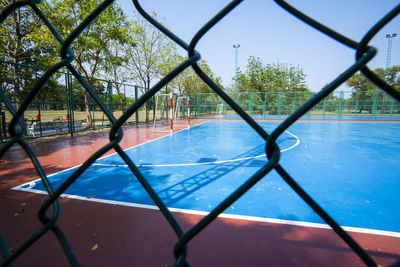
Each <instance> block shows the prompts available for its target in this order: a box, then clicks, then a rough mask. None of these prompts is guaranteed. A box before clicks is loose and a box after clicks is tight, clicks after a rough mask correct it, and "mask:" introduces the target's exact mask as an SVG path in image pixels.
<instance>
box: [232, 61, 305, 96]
mask: <svg viewBox="0 0 400 267" xmlns="http://www.w3.org/2000/svg"><path fill="white" fill-rule="evenodd" d="M305 77H306V75H305V74H304V72H303V70H302V69H300V68H299V67H295V66H292V65H288V64H283V63H276V64H263V62H262V60H261V59H260V58H258V57H253V56H252V57H250V58H249V59H248V62H247V66H246V71H245V72H240V71H239V73H238V75H237V78H236V82H237V84H238V91H239V92H278V91H279V92H306V91H308V89H307V88H306V82H305Z"/></svg>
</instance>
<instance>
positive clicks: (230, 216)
mask: <svg viewBox="0 0 400 267" xmlns="http://www.w3.org/2000/svg"><path fill="white" fill-rule="evenodd" d="M207 122H210V121H204V122H201V123H199V124H196V125H194V126H193V127H196V126H198V125H201V124H204V123H207ZM193 127H192V128H193ZM184 130H190V129H189V128H186V129H182V130H179V131H177V132H173V133H169V134H166V135H163V136H160V137H157V138H155V139H153V140H149V141H146V142H144V143H141V144H138V145H135V146H132V147H129V148H127V149H125V150H128V149H132V148H135V147H138V146H141V145H144V144H147V143H150V142H153V141H156V140H158V139H161V138H164V137H166V136H169V135H172V134H174V133H178V132H181V131H184ZM286 132H287V133H288V134H290V135H292V136H293V137H295V138H296V139H297V142H296V144H294V145H293V146H291V147H289V148H286V149H283V150H281V152H284V151H288V150H290V149H292V148H294V147H296V146H298V145H299V144H300V139H299V138H298V137H297V136H295V135H294V134H292V133H290V132H289V131H286ZM115 154H117V153H113V154H110V155H107V156H104V157H101V158H100V159H102V158H106V157H109V156H112V155H115ZM262 156H265V154H264V155H259V156H256V157H262ZM256 157H254V158H256ZM214 163H215V162H214ZM197 164H200V163H197ZM204 164H211V163H208V162H205V163H204ZM79 166H81V165H77V166H74V167H71V168H68V169H65V170H62V171H60V172H56V173H53V174H51V175H49V176H48V177H51V176H54V175H56V174H59V173H63V172H66V171H69V170H72V169H74V168H77V167H79ZM119 166H122V165H119ZM142 166H145V165H142ZM168 166H171V165H168ZM39 180H41V179H40V178H38V179H35V180H33V181H30V182H27V183H24V184H22V185H18V186H15V187H13V188H11V189H13V190H17V191H24V192H30V193H36V194H41V195H48V193H47V192H46V191H42V190H37V189H33V187H34V186H35V185H36V181H39ZM26 185H28V187H24V186H26ZM60 197H63V198H70V199H77V200H83V201H91V202H97V203H103V204H111V205H120V206H127V207H135V208H142V209H150V210H159V208H158V207H157V206H155V205H145V204H138V203H130V202H123V201H115V200H107V199H100V198H88V197H82V196H78V195H70V194H61V196H60ZM168 209H169V211H171V212H179V213H185V214H194V215H203V216H206V215H207V214H209V212H206V211H197V210H189V209H178V208H170V207H168ZM218 217H220V218H228V219H235V220H246V221H254V222H266V223H274V224H284V225H294V226H302V227H312V228H319V229H331V227H330V226H329V225H327V224H323V223H310V222H303V221H291V220H282V219H273V218H262V217H256V216H246V215H235V214H226V213H222V214H220V215H219V216H218ZM342 228H343V229H344V230H346V231H348V232H355V233H363V234H373V235H381V236H389V237H398V238H400V232H392V231H382V230H375V229H367V228H358V227H349V226H342Z"/></svg>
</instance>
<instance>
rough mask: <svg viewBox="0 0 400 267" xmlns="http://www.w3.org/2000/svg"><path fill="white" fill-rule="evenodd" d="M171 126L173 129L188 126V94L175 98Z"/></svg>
mask: <svg viewBox="0 0 400 267" xmlns="http://www.w3.org/2000/svg"><path fill="white" fill-rule="evenodd" d="M173 127H174V128H175V129H182V128H190V98H189V97H188V96H185V95H182V96H178V97H177V99H176V108H175V117H174V123H173Z"/></svg>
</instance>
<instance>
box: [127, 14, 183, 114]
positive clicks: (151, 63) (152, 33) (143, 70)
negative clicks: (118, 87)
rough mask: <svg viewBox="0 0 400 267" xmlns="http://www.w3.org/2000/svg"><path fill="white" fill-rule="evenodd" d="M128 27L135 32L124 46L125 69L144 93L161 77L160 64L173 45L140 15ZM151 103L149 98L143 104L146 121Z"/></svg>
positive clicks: (170, 53)
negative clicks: (126, 58)
mask: <svg viewBox="0 0 400 267" xmlns="http://www.w3.org/2000/svg"><path fill="white" fill-rule="evenodd" d="M153 16H154V17H155V16H156V14H153ZM129 29H130V30H129V31H130V32H135V33H136V34H135V35H133V36H130V41H129V42H127V43H126V44H125V46H124V53H125V54H126V55H127V57H128V64H127V71H128V72H129V73H131V77H132V78H133V79H134V80H135V81H136V82H138V83H140V84H141V88H140V90H141V93H142V94H145V93H146V92H147V91H148V90H149V89H150V88H151V86H152V84H153V82H155V81H157V80H158V79H159V78H160V77H161V76H160V75H161V73H162V70H161V68H162V64H163V63H164V62H165V61H168V60H169V58H170V57H171V56H172V55H174V53H173V51H174V49H175V45H174V44H173V43H172V41H170V40H169V39H168V38H167V37H166V36H165V35H164V34H163V33H162V32H160V31H159V30H157V29H156V28H154V26H152V25H151V24H150V23H148V22H147V21H146V20H145V19H143V18H142V17H137V19H136V24H131V25H130V26H129ZM151 104H152V103H151V100H150V101H148V102H147V103H146V104H145V113H146V121H148V119H149V107H150V106H151Z"/></svg>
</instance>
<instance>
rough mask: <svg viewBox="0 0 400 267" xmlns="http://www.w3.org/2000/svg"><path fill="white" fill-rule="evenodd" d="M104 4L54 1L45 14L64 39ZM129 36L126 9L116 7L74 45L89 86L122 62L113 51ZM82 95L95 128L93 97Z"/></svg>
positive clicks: (56, 46)
mask: <svg viewBox="0 0 400 267" xmlns="http://www.w3.org/2000/svg"><path fill="white" fill-rule="evenodd" d="M101 2H102V1H101V0H86V1H79V0H54V1H53V2H52V3H50V4H47V6H46V7H45V8H43V9H42V10H45V11H46V16H47V17H48V19H49V20H50V22H51V23H52V24H53V25H54V26H55V28H56V29H57V31H58V32H59V33H60V34H61V36H63V38H66V37H67V36H68V35H69V34H70V33H71V32H72V31H73V30H74V29H75V28H76V27H77V26H78V25H79V24H80V23H81V22H82V21H83V20H84V19H85V18H86V17H87V16H88V15H89V14H90V13H91V12H92V11H93V10H94V9H95V8H96V7H97V6H98V5H100V4H101ZM43 5H46V3H44V4H43ZM127 34H128V33H127V19H126V16H125V15H124V13H123V12H122V9H121V8H120V7H119V6H118V5H116V4H114V5H112V6H110V7H108V8H107V9H106V10H105V11H103V12H102V13H101V14H100V15H99V16H98V17H97V18H96V20H95V21H94V22H93V23H91V24H90V25H89V26H88V27H87V28H86V29H85V31H84V32H83V33H82V34H81V35H80V36H79V37H78V39H77V40H76V41H74V42H73V43H72V50H73V52H74V53H75V61H74V62H73V63H72V64H73V65H74V66H75V67H76V69H77V70H78V72H79V73H80V74H81V75H82V76H84V77H86V79H87V82H88V83H89V85H91V86H94V77H96V76H97V75H100V74H101V73H102V72H104V71H105V70H108V69H107V68H106V66H107V65H109V64H110V62H111V63H115V62H116V61H117V60H118V58H119V55H118V54H115V53H113V51H115V49H117V48H115V46H116V45H117V44H121V45H122V44H124V43H125V42H126V41H127V39H128V37H127ZM43 36H44V37H43V38H46V37H47V38H48V39H47V41H48V43H49V45H52V47H53V48H54V51H55V52H56V51H60V45H59V44H58V42H57V41H56V40H55V38H54V37H53V36H52V35H50V34H47V35H43ZM82 93H83V97H84V102H85V109H86V117H87V122H88V125H89V127H91V126H92V116H91V113H90V95H89V93H88V92H87V91H86V90H83V91H82Z"/></svg>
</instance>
